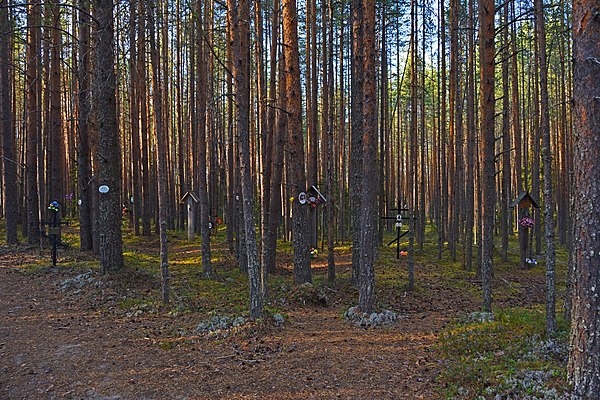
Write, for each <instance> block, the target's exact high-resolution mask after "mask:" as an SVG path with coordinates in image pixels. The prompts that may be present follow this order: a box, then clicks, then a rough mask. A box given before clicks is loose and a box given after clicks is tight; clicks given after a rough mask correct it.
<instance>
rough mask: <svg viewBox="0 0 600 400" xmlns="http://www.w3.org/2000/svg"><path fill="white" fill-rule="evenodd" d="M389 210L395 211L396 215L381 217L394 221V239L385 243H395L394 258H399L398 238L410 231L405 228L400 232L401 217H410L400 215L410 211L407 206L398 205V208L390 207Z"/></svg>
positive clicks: (389, 244)
mask: <svg viewBox="0 0 600 400" xmlns="http://www.w3.org/2000/svg"><path fill="white" fill-rule="evenodd" d="M390 211H397V212H398V214H396V216H385V217H381V219H392V220H395V221H396V233H397V236H396V239H394V240H392V241H391V242H389V243H388V244H387V245H388V246H391V245H392V244H394V243H396V242H397V243H396V259H400V239H401V238H402V237H403V236H404V235H406V234H408V233H409V232H410V230H406V231H404V232H402V220H403V219H410V218H411V217H409V216H405V217H403V216H402V212H403V211H404V212H407V211H410V209H409V208H401V207H400V206H398V208H391V209H390ZM413 219H414V217H413Z"/></svg>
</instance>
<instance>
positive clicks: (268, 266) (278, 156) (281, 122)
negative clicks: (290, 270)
mask: <svg viewBox="0 0 600 400" xmlns="http://www.w3.org/2000/svg"><path fill="white" fill-rule="evenodd" d="M280 4H281V3H280V1H279V0H276V1H274V4H273V23H272V28H271V29H272V32H271V35H272V39H271V60H270V61H271V62H270V71H271V75H270V76H269V104H270V107H269V110H268V124H267V125H268V127H269V135H270V144H269V147H270V148H271V149H270V151H271V152H272V157H271V158H272V160H271V165H270V166H269V167H270V168H271V171H270V174H269V177H270V181H269V182H267V184H268V185H270V190H269V195H270V197H271V198H270V199H269V212H268V214H267V215H265V218H267V217H268V225H267V226H266V228H265V229H264V230H263V249H262V250H263V254H262V264H263V265H262V268H263V271H265V270H266V271H267V272H268V273H272V272H275V262H276V247H277V226H278V224H279V217H280V215H281V178H282V175H283V146H284V142H285V118H286V115H285V113H284V112H282V111H281V110H285V103H284V100H285V96H284V95H283V93H285V75H284V74H285V71H284V70H285V68H282V63H283V57H278V46H277V42H278V40H279V25H280V18H281V7H280ZM278 58H280V60H279V85H280V87H279V90H277V84H278V82H277V68H278V64H277V59H278ZM277 109H279V110H277ZM268 151H269V150H268Z"/></svg>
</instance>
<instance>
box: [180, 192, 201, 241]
mask: <svg viewBox="0 0 600 400" xmlns="http://www.w3.org/2000/svg"><path fill="white" fill-rule="evenodd" d="M179 202H180V203H185V204H186V208H187V220H188V221H187V222H188V223H187V228H188V229H187V231H188V242H191V241H193V240H194V228H195V227H194V222H195V221H196V205H197V204H198V203H199V202H200V198H199V197H198V194H197V193H196V192H192V191H188V192H185V194H184V195H183V197H182V198H181V200H179Z"/></svg>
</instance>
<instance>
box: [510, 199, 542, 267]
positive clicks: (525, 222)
mask: <svg viewBox="0 0 600 400" xmlns="http://www.w3.org/2000/svg"><path fill="white" fill-rule="evenodd" d="M510 207H512V208H516V209H517V213H518V214H517V216H518V229H519V250H520V254H521V268H523V269H527V268H529V267H532V266H534V265H535V264H537V261H536V260H535V258H533V256H532V255H531V249H530V248H529V228H533V227H534V226H535V221H534V219H533V217H532V215H531V213H530V209H531V208H540V206H539V205H538V203H537V202H536V201H535V200H534V198H533V197H531V195H530V194H529V192H521V193H520V194H519V196H517V198H516V199H515V200H514V201H513V202H512V203H510Z"/></svg>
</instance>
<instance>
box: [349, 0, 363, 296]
mask: <svg viewBox="0 0 600 400" xmlns="http://www.w3.org/2000/svg"><path fill="white" fill-rule="evenodd" d="M350 8H351V11H352V65H351V68H352V77H351V79H352V80H351V104H350V122H351V126H350V176H349V181H350V184H349V186H350V187H349V189H350V190H349V193H348V197H349V198H350V221H351V229H352V283H354V284H355V285H356V284H358V279H359V265H360V243H361V240H360V235H361V234H360V229H361V226H362V222H361V221H362V217H361V215H360V209H361V198H362V195H361V193H362V170H363V143H362V140H363V137H362V136H363V124H362V117H363V116H362V107H363V8H362V1H361V0H352V3H351V5H350Z"/></svg>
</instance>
